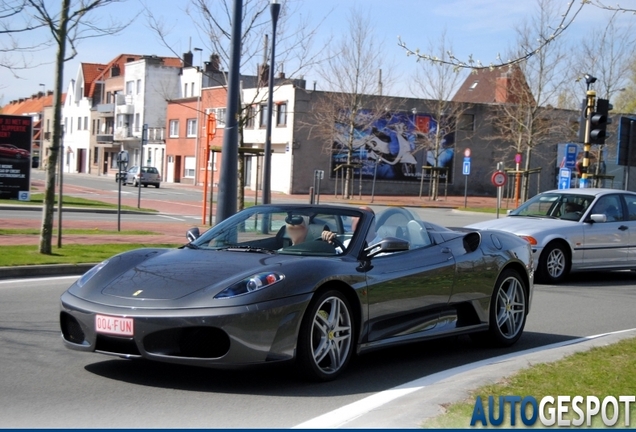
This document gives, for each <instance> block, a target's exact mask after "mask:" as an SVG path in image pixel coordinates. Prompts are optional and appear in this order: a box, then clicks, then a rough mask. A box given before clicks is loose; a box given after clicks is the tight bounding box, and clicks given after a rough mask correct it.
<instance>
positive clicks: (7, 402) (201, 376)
mask: <svg viewBox="0 0 636 432" xmlns="http://www.w3.org/2000/svg"><path fill="white" fill-rule="evenodd" d="M73 280H74V278H57V279H30V280H13V281H0V299H1V301H0V359H1V364H2V374H0V425H2V427H4V428H17V427H21V428H22V427H28V428H41V427H48V428H70V427H83V428H87V427H90V428H96V427H99V428H120V427H128V428H138V427H150V428H160V427H162V428H163V427H166V428H167V427H176V428H191V427H196V428H234V427H242V428H256V427H259V428H288V427H293V426H295V425H298V424H301V423H303V422H305V421H308V420H311V419H312V418H314V417H317V416H319V415H322V414H325V413H327V412H330V411H332V410H335V409H337V408H339V407H341V406H344V405H347V404H349V403H352V402H355V401H358V400H361V399H363V398H365V397H367V396H370V395H372V394H375V393H377V392H380V391H383V390H386V389H390V388H392V387H395V386H397V385H400V384H403V383H406V382H409V381H412V380H414V379H417V378H420V377H423V376H427V375H430V374H433V373H436V372H440V371H444V370H447V369H450V368H453V367H457V366H461V365H465V364H469V363H471V362H475V361H478V360H482V359H485V358H489V357H494V356H498V355H501V354H504V353H509V352H511V351H520V350H524V349H529V348H533V347H539V346H543V345H547V344H551V343H555V342H561V341H566V340H570V339H574V338H577V337H581V336H588V335H594V334H599V333H605V332H610V331H616V330H623V329H629V328H633V327H636V318H634V314H633V305H634V304H636V290H635V289H634V288H633V287H634V285H635V283H636V273H634V272H613V273H588V274H582V275H578V276H574V277H572V278H571V280H570V282H568V283H566V284H564V285H560V286H549V285H537V286H536V291H535V297H534V302H533V305H532V311H531V313H530V315H529V317H528V324H527V326H526V332H525V333H524V335H523V337H522V338H521V340H520V341H519V342H518V343H517V344H516V345H515V346H514V347H513V348H512V349H508V350H505V349H485V348H481V347H479V346H476V345H475V344H474V343H473V342H472V341H471V340H470V339H469V338H468V337H465V336H462V337H456V338H450V339H444V340H438V341H433V342H426V343H417V344H413V345H410V346H406V347H400V348H391V349H388V350H384V351H378V352H374V353H370V354H367V355H364V356H361V357H359V358H357V359H355V361H354V362H353V363H352V364H351V366H350V368H349V369H348V370H347V371H346V373H345V374H344V375H343V376H342V377H341V378H340V379H339V380H337V381H336V382H332V383H326V384H310V383H306V382H304V381H301V380H300V379H299V378H298V377H297V376H296V375H295V374H294V373H293V372H292V369H291V368H290V367H289V366H277V367H266V368H256V369H253V370H248V371H216V370H210V369H201V368H195V367H185V366H175V365H164V364H159V363H157V364H155V363H150V362H145V361H128V360H122V359H116V358H111V357H107V356H103V355H99V354H86V353H78V352H74V351H70V350H67V349H66V348H64V347H63V345H62V342H61V340H60V335H59V326H58V307H59V304H58V299H59V296H60V294H61V293H62V292H63V291H64V290H65V289H66V287H68V286H69V285H70V284H71V283H72V281H73ZM369 427H372V425H369ZM405 427H410V425H405Z"/></svg>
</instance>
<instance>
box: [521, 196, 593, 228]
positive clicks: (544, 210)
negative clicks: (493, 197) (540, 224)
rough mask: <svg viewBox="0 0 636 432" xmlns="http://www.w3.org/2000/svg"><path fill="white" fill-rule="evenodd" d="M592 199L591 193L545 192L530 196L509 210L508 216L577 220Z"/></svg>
mask: <svg viewBox="0 0 636 432" xmlns="http://www.w3.org/2000/svg"><path fill="white" fill-rule="evenodd" d="M592 201H594V197H593V196H592V195H583V194H580V195H579V194H572V193H568V194H565V193H556V192H555V193H545V194H540V195H536V196H534V197H532V198H531V199H529V200H528V201H526V202H525V203H523V204H522V205H521V206H519V207H518V208H516V209H515V210H513V211H511V212H510V214H509V216H527V217H539V218H551V219H563V220H570V221H579V220H580V219H581V217H582V216H583V214H584V213H585V212H586V210H587V208H588V207H589V205H590V203H592Z"/></svg>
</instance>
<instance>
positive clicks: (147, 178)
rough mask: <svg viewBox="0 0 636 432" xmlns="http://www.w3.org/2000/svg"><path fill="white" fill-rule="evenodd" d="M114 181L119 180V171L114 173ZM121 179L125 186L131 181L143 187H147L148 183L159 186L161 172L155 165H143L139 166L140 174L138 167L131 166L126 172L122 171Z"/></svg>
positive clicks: (134, 184)
mask: <svg viewBox="0 0 636 432" xmlns="http://www.w3.org/2000/svg"><path fill="white" fill-rule="evenodd" d="M115 181H116V182H118V181H119V173H116V174H115ZM121 181H122V182H123V185H124V186H126V185H127V184H128V183H132V184H133V186H135V187H137V186H139V183H141V185H142V186H143V187H148V185H151V186H154V187H156V188H159V186H160V185H161V174H160V173H159V170H158V169H157V168H155V167H151V166H145V167H141V174H140V173H139V167H138V166H136V165H135V166H133V167H131V168H130V169H129V170H128V171H127V172H126V173H122V177H121Z"/></svg>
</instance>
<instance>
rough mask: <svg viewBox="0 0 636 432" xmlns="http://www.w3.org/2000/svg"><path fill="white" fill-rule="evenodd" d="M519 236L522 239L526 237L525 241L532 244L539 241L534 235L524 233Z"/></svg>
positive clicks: (534, 244)
mask: <svg viewBox="0 0 636 432" xmlns="http://www.w3.org/2000/svg"><path fill="white" fill-rule="evenodd" d="M519 237H521V238H522V239H524V240H525V241H527V242H528V243H530V244H531V245H532V246H536V245H537V243H538V242H537V239H536V238H534V237H532V236H524V235H522V236H519Z"/></svg>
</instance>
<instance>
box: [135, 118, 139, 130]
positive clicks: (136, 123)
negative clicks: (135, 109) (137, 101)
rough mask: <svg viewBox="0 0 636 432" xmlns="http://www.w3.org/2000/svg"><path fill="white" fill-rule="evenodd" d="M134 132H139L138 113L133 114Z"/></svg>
mask: <svg viewBox="0 0 636 432" xmlns="http://www.w3.org/2000/svg"><path fill="white" fill-rule="evenodd" d="M135 132H139V113H135Z"/></svg>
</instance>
